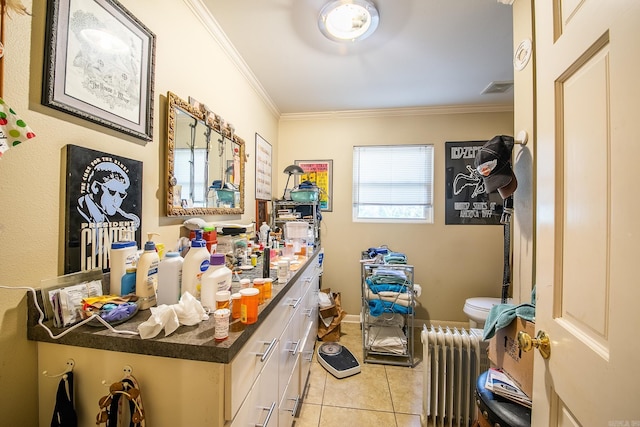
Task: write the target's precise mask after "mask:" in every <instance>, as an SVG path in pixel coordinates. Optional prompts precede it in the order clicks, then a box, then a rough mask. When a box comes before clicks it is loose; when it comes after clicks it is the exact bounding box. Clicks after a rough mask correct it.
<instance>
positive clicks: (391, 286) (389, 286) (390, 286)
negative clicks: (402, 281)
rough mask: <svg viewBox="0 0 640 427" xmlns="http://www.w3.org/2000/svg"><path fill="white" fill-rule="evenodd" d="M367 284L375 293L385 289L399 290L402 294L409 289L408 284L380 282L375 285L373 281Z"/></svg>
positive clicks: (390, 290)
mask: <svg viewBox="0 0 640 427" xmlns="http://www.w3.org/2000/svg"><path fill="white" fill-rule="evenodd" d="M367 284H368V285H369V289H371V292H373V293H374V294H377V293H379V292H384V291H389V292H399V293H401V294H404V293H406V292H407V290H408V289H407V286H406V285H394V284H390V283H380V284H379V285H374V284H373V283H367Z"/></svg>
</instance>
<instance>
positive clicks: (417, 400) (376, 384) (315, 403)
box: [294, 322, 423, 427]
mask: <svg viewBox="0 0 640 427" xmlns="http://www.w3.org/2000/svg"><path fill="white" fill-rule="evenodd" d="M340 327H341V337H340V344H342V345H344V346H345V347H347V348H348V349H349V351H351V353H353V355H354V356H355V357H356V358H357V359H358V361H359V362H360V366H361V372H360V373H358V374H356V375H353V376H350V377H347V378H342V379H337V378H335V377H334V376H333V375H331V374H330V373H329V372H327V371H326V370H325V369H324V368H323V367H322V366H320V364H319V363H318V361H317V360H316V359H315V356H314V360H313V363H312V364H311V373H310V377H309V382H308V384H307V389H306V390H305V393H304V399H303V404H302V407H301V410H300V412H299V415H298V418H296V420H295V424H294V425H295V427H335V426H340V425H347V426H353V427H358V426H367V425H375V426H380V427H414V426H415V427H420V412H421V408H422V375H423V374H422V343H421V342H420V333H419V328H414V332H415V335H414V336H415V338H414V367H413V368H409V367H403V366H393V365H381V364H371V363H362V358H363V355H362V336H361V330H360V324H359V323H346V322H343V323H342V324H341V325H340ZM319 344H320V343H319V342H318V343H316V346H317V345H319Z"/></svg>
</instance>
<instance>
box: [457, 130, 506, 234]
mask: <svg viewBox="0 0 640 427" xmlns="http://www.w3.org/2000/svg"><path fill="white" fill-rule="evenodd" d="M485 142H486V141H460V142H446V143H445V152H446V154H445V156H446V158H445V171H446V179H445V182H446V190H445V224H447V225H449V224H463V225H474V224H475V225H494V224H495V225H501V224H500V217H501V215H502V197H500V194H498V193H497V192H495V193H491V194H487V193H485V188H484V182H483V181H482V177H481V175H480V174H479V173H478V172H477V171H476V169H475V165H474V159H475V157H476V153H477V152H478V150H480V149H481V148H482V146H483V145H484V144H485Z"/></svg>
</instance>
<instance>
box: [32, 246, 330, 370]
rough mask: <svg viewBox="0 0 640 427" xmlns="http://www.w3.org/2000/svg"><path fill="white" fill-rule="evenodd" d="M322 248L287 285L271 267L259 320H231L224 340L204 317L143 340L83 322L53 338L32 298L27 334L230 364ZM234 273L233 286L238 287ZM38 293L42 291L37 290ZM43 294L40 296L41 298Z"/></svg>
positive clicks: (130, 326)
mask: <svg viewBox="0 0 640 427" xmlns="http://www.w3.org/2000/svg"><path fill="white" fill-rule="evenodd" d="M319 252H320V251H319V249H317V250H316V251H315V252H314V253H313V254H312V255H311V256H310V257H308V258H307V260H306V263H305V264H303V265H301V266H300V268H298V269H297V270H296V271H293V272H292V276H291V279H290V280H289V281H288V282H287V283H286V284H284V285H278V284H277V279H276V277H275V273H276V270H275V269H271V271H270V276H271V277H272V278H274V282H273V293H272V298H271V299H270V300H267V302H265V303H264V304H261V305H260V306H259V312H258V321H257V322H256V323H254V324H251V325H245V324H243V323H241V322H240V320H239V319H237V320H233V321H230V324H229V338H227V339H226V340H224V341H222V342H216V341H215V340H214V339H213V333H214V319H213V316H210V318H209V320H204V321H202V322H200V323H199V324H197V325H194V326H184V325H181V326H180V327H178V329H177V330H176V331H175V332H173V333H172V334H171V335H169V336H167V337H165V336H164V331H161V332H160V333H159V334H158V335H157V336H156V337H155V338H150V339H144V340H143V339H142V338H140V336H138V335H122V334H117V333H115V332H111V331H110V330H108V329H106V328H105V327H104V326H102V324H99V325H100V326H90V325H83V326H80V327H79V328H77V329H75V330H73V331H70V332H68V333H67V334H66V335H64V336H62V337H60V338H59V339H53V338H51V336H49V334H48V333H47V331H46V330H45V329H44V328H42V327H41V326H40V325H38V318H39V313H38V311H37V310H36V308H35V306H34V304H33V299H32V298H29V299H28V300H29V304H28V306H29V322H28V328H27V336H28V338H29V339H30V340H34V341H41V342H49V343H56V344H65V345H71V346H77V347H87V348H95V349H99V350H110V351H119V352H123V353H136V354H145V355H149V356H160V357H171V358H177V359H187V360H199V361H204V362H216V363H229V362H231V360H232V359H233V358H234V356H235V355H236V354H237V353H238V352H239V351H240V349H241V348H242V346H243V345H244V344H245V343H246V342H247V341H248V340H249V338H250V337H251V335H252V334H253V333H254V332H255V331H256V329H257V328H258V327H259V326H260V325H261V324H262V322H263V321H264V320H265V318H266V317H267V316H268V315H269V313H270V312H271V311H272V310H273V308H274V307H277V306H278V302H279V301H280V300H281V299H282V298H283V296H284V295H285V294H286V293H287V291H288V290H289V288H291V286H293V284H294V283H295V282H296V280H298V278H299V277H300V276H301V274H302V271H303V270H305V269H306V268H307V267H308V266H309V265H311V263H312V262H315V261H316V259H317V257H318V254H319ZM240 277H241V278H247V279H253V277H262V266H261V264H260V263H259V264H258V265H257V266H256V267H255V268H254V269H253V270H248V271H244V272H243V274H241V275H240ZM235 280H237V278H236V277H235V275H234V284H233V288H235V287H237V285H238V283H237V282H235ZM38 293H40V291H39V290H38ZM41 298H42V297H41V295H39V299H40V300H41ZM150 315H151V312H150V310H144V311H139V312H138V313H137V314H136V315H135V316H134V317H133V318H132V319H130V320H128V321H127V322H125V323H122V324H120V325H117V326H115V329H118V330H127V331H136V332H137V330H138V325H139V324H141V323H143V322H145V321H146V320H147V319H148V318H149V317H150ZM44 324H45V325H46V326H47V327H48V328H49V329H51V331H52V332H53V335H54V336H55V335H58V334H60V333H62V332H64V331H65V329H68V328H55V327H54V326H53V323H52V321H51V320H46V321H45V322H44Z"/></svg>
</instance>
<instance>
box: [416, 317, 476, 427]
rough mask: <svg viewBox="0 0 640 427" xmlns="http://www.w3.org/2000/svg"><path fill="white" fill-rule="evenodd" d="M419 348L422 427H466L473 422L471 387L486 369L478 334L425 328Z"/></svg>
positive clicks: (473, 387)
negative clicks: (422, 377) (420, 358)
mask: <svg viewBox="0 0 640 427" xmlns="http://www.w3.org/2000/svg"><path fill="white" fill-rule="evenodd" d="M420 338H421V341H422V345H423V358H424V359H423V360H424V368H423V375H424V381H423V387H424V393H423V401H422V425H423V426H427V425H428V426H435V427H437V426H442V427H444V426H456V427H462V426H465V427H468V426H469V425H471V423H472V422H473V420H474V418H475V414H476V409H475V403H474V397H473V394H474V390H475V383H476V379H477V378H478V376H479V375H480V374H481V373H482V372H484V371H486V370H487V369H488V368H489V361H488V358H487V352H486V350H487V345H488V343H487V342H484V341H482V330H481V329H471V330H470V331H467V330H465V329H461V330H458V329H457V328H454V329H453V330H452V329H450V328H448V327H447V328H442V327H440V326H437V327H434V326H431V328H427V326H426V325H425V326H423V328H422V333H421V336H420Z"/></svg>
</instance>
